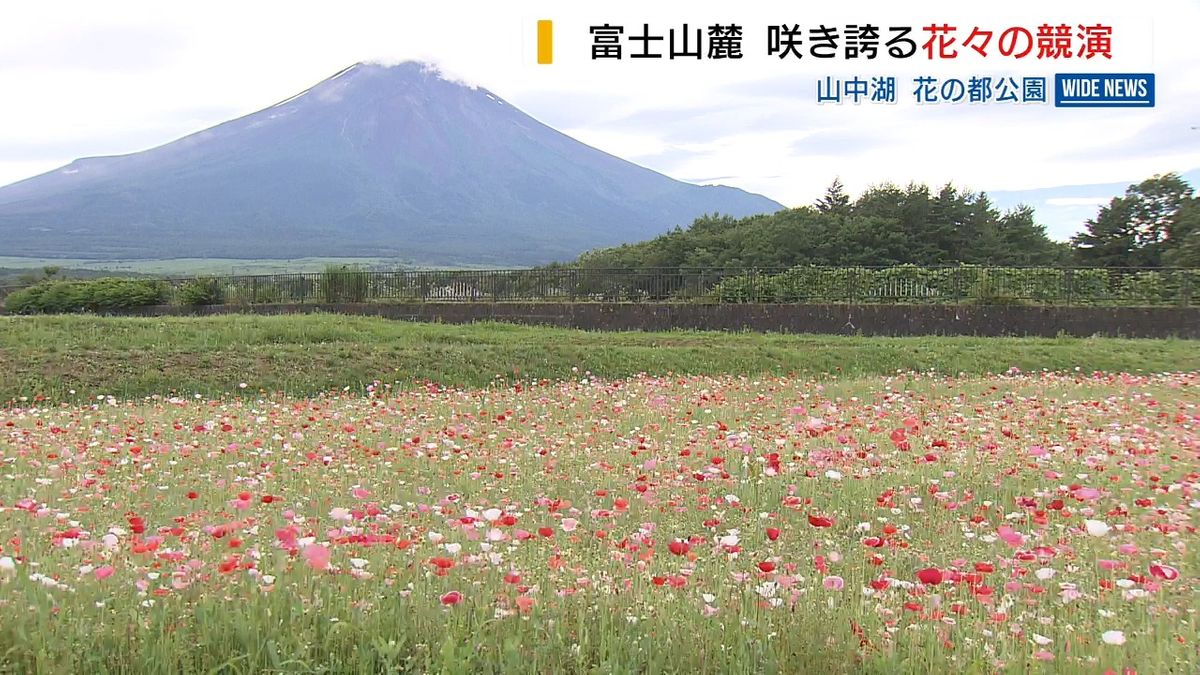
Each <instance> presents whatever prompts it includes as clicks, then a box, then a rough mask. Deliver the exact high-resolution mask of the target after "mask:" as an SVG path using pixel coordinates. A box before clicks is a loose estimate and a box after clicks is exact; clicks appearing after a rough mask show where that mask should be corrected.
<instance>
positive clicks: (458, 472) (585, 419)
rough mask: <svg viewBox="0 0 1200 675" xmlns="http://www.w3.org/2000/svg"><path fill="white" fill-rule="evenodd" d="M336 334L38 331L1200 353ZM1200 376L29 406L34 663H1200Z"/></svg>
mask: <svg viewBox="0 0 1200 675" xmlns="http://www.w3.org/2000/svg"><path fill="white" fill-rule="evenodd" d="M55 321H57V320H55ZM305 325H306V324H303V323H294V322H290V321H273V320H256V321H254V322H239V321H236V320H234V321H230V320H226V319H222V320H220V322H217V323H205V322H187V323H177V322H166V323H159V322H144V321H143V322H136V321H120V322H106V323H97V322H90V321H88V320H73V321H69V322H60V323H55V322H54V321H51V322H49V323H46V322H41V323H14V324H9V325H7V326H6V329H5V330H6V331H7V333H8V334H9V335H8V337H10V338H12V337H15V338H16V340H17V342H18V344H17V346H16V347H15V348H16V349H18V350H19V353H22V354H24V353H27V352H30V351H36V350H37V349H39V348H45V347H46V345H41V344H40V343H39V340H40V339H41V338H46V337H54V338H55V339H57V340H59V341H61V342H62V343H64V344H61V345H59V346H58V350H59V351H49V352H47V353H48V354H49V355H55V354H57V355H59V358H61V357H62V355H63V354H70V355H71V356H70V357H69V359H68V360H67V361H65V362H60V363H74V364H84V363H88V361H87V359H86V358H85V357H84V355H85V354H89V353H100V354H104V355H105V356H104V357H103V359H101V363H105V362H107V361H106V360H107V359H114V361H115V359H116V358H117V356H118V355H120V354H121V353H122V352H121V351H120V350H119V349H118V348H117V347H115V346H114V345H115V344H117V343H116V342H115V341H116V340H118V339H120V340H129V341H130V342H131V343H132V346H131V349H137V350H146V351H147V352H149V353H155V354H158V355H159V356H157V357H152V358H147V359H146V360H144V361H142V362H140V364H139V366H141V367H150V368H157V367H159V366H161V365H163V362H160V361H156V360H155V359H156V358H164V357H163V356H162V354H163V352H164V350H166V349H167V348H166V347H165V345H167V344H172V347H171V348H172V349H178V348H182V347H189V348H197V347H203V348H204V349H208V350H211V352H212V353H213V354H214V361H213V362H212V364H213V365H212V369H213V370H217V371H221V372H222V373H224V375H223V376H224V377H231V378H234V379H236V378H237V377H240V376H244V377H245V378H246V379H250V380H253V379H255V377H254V376H255V375H256V374H261V373H262V372H269V371H257V372H256V373H244V374H243V373H239V372H238V370H237V369H236V367H238V364H240V363H242V362H240V361H234V362H231V361H229V360H227V358H226V356H227V355H229V354H240V353H249V354H254V353H256V350H258V349H270V348H272V347H271V346H272V345H277V346H279V347H281V348H282V347H286V346H288V345H296V344H297V341H299V340H300V338H301V337H302V336H304V335H308V336H311V337H314V338H315V337H317V336H320V337H321V338H322V339H326V340H330V342H328V343H327V344H326V345H325V346H323V347H322V346H321V344H320V342H319V341H310V342H306V343H300V344H299V345H298V346H297V347H296V348H297V350H298V351H296V352H294V355H295V356H297V357H300V358H302V359H312V358H316V355H317V354H319V353H320V352H321V351H323V350H329V349H331V348H332V347H331V345H345V347H344V348H345V349H346V350H347V351H349V352H351V353H353V352H354V351H355V350H364V349H365V350H367V351H368V353H369V354H375V355H372V356H370V357H369V358H379V359H382V360H387V359H388V358H391V357H390V356H389V355H390V354H391V352H390V351H389V347H388V346H387V343H389V342H392V341H396V340H400V341H403V342H406V343H408V344H409V345H412V348H413V349H415V350H416V351H414V352H412V353H411V354H410V355H409V356H408V357H406V360H405V361H403V363H404V364H405V365H406V367H408V366H413V367H415V366H417V365H418V363H419V361H418V356H419V357H420V358H440V357H445V356H448V355H454V356H455V358H456V359H459V357H460V356H462V355H464V354H480V353H481V354H482V355H479V356H475V357H472V358H479V359H480V361H479V363H481V364H486V368H485V370H484V372H485V373H488V372H491V371H492V370H499V369H500V366H501V364H504V365H506V364H508V363H509V360H510V359H511V360H512V361H511V362H512V363H521V364H523V365H525V366H527V367H528V366H529V364H530V363H533V364H554V366H553V367H554V368H566V367H567V364H569V363H573V362H576V361H577V360H578V361H581V362H583V363H587V362H588V359H594V360H593V361H591V363H592V364H593V365H594V366H595V367H596V368H605V367H608V368H610V369H611V370H619V369H621V368H627V367H632V366H631V365H630V364H633V363H636V362H637V361H636V360H637V359H639V358H642V359H644V358H646V357H647V356H651V355H654V354H657V353H658V352H654V351H653V350H654V348H653V347H652V345H654V344H659V345H664V353H665V355H664V356H661V357H658V356H655V357H654V358H662V359H665V360H667V361H670V362H671V363H672V364H673V365H672V366H671V367H672V368H674V367H678V366H679V364H681V363H686V360H683V359H684V357H685V356H686V355H687V354H688V353H689V352H688V351H687V350H690V349H696V350H699V351H698V352H696V353H697V354H699V355H700V356H701V358H702V359H705V360H703V361H701V362H700V363H703V364H704V365H703V366H697V367H718V366H719V367H722V368H733V367H735V366H736V365H738V364H741V365H752V366H753V367H755V368H759V367H767V366H768V365H769V364H770V363H771V360H772V359H774V358H782V359H784V361H785V362H784V365H785V366H787V367H801V366H802V365H803V367H816V366H819V365H822V364H825V363H828V362H827V361H825V360H824V359H826V358H835V359H840V360H844V362H845V364H846V365H848V366H851V367H853V368H854V369H855V371H856V372H861V371H864V370H867V369H872V368H878V369H886V368H891V367H893V366H901V367H902V366H906V365H923V364H924V362H923V361H922V359H934V358H936V356H935V355H936V354H938V353H943V354H945V355H947V356H948V357H949V358H952V359H953V360H952V361H951V362H952V363H954V364H955V365H956V367H960V366H961V367H964V368H969V369H972V370H975V369H990V368H992V367H996V366H1005V365H1007V364H1008V362H1009V361H1010V360H1013V361H1015V360H1020V359H1022V358H1024V359H1026V360H1027V361H1026V362H1027V363H1041V364H1045V365H1053V366H1067V365H1070V364H1071V363H1081V364H1092V363H1105V362H1107V361H1104V360H1105V359H1119V358H1129V359H1139V360H1138V361H1137V362H1138V363H1142V364H1144V365H1151V364H1155V363H1159V362H1156V361H1152V360H1144V359H1149V358H1164V359H1169V358H1171V356H1172V355H1174V356H1175V357H1176V358H1177V359H1178V358H1180V357H1183V356H1186V354H1185V353H1184V352H1183V350H1182V349H1177V350H1176V351H1172V349H1176V348H1175V347H1173V346H1171V345H1149V344H1142V345H1141V348H1140V349H1138V348H1137V346H1136V345H1128V344H1123V343H1109V342H1099V343H1090V342H1082V341H1076V342H1066V343H1057V342H1053V341H1037V342H1033V343H1030V344H1029V350H1028V351H1021V346H1022V345H1024V344H1025V343H1007V342H1003V341H1000V342H971V341H966V342H961V343H960V342H958V341H930V340H924V341H896V342H894V343H893V342H891V341H879V340H874V341H854V340H835V339H826V340H823V341H819V340H817V339H816V338H797V339H790V340H789V339H783V338H764V337H751V336H739V337H733V338H725V337H719V336H712V335H675V336H621V335H617V336H591V335H583V334H577V333H571V332H565V331H559V332H549V333H543V332H537V331H532V330H524V329H509V328H505V327H500V326H483V327H478V328H475V329H461V328H433V327H424V326H410V327H403V326H396V325H383V324H380V323H376V322H367V321H363V322H356V321H351V322H346V323H345V324H337V323H334V322H331V321H330V322H326V323H325V324H323V325H322V324H319V323H318V324H316V325H315V326H314V325H309V327H308V329H307V330H308V331H310V332H307V333H305V332H304V330H305V329H304V328H303V326H305ZM14 326H16V327H15V328H14ZM317 326H320V327H319V328H318V327H317ZM335 337H336V340H334V338H335ZM242 340H248V341H249V344H248V345H243V344H241V341H242ZM4 344H5V345H6V348H8V349H13V347H12V346H11V343H10V341H9V340H5V341H4ZM876 347H878V348H879V349H881V350H882V351H879V352H877V353H876V352H873V351H872V350H873V349H874V348H876ZM375 349H378V350H379V352H378V353H377V354H376V353H375V352H374V351H373V350H375ZM75 350H78V351H75ZM593 350H608V351H605V352H604V355H603V356H602V357H595V356H592V355H590V354H589V352H591V351H593ZM1164 350H1165V352H1164V355H1159V356H1157V357H1151V356H1147V354H1154V353H1156V352H1160V351H1164ZM821 351H828V352H830V355H821V354H819V352H821ZM1192 351H1194V350H1192ZM856 352H860V353H869V354H870V356H869V357H868V356H865V355H864V356H863V357H862V358H863V359H868V360H863V361H855V359H854V357H853V354H855V353H856ZM1022 354H1024V356H1022ZM1123 354H1124V355H1123ZM127 355H128V354H127ZM166 358H167V359H168V361H170V359H173V358H175V357H166ZM464 358H465V357H464ZM1189 358H1193V359H1194V354H1193V355H1191V356H1190V357H1189ZM531 359H532V361H531ZM543 359H545V360H543ZM559 359H562V361H559ZM676 359H680V360H679V361H676ZM906 359H916V361H915V362H913V361H909V360H906ZM1094 359H1099V360H1098V361H1097V360H1094ZM245 363H252V361H247V362H245ZM272 363H274V370H281V369H282V367H283V365H284V364H290V363H294V362H291V361H288V360H286V359H284V360H281V361H278V362H272ZM471 363H472V361H470V360H463V359H459V360H456V361H454V364H455V365H454V366H453V367H454V368H455V369H456V370H454V371H453V372H456V373H462V375H463V376H464V377H467V374H468V373H469V370H468V368H469V367H470V364H471ZM653 364H654V362H650V363H648V364H642V365H643V366H645V367H649V366H651V365H653ZM1173 365H1175V366H1180V365H1186V363H1185V364H1180V362H1179V361H1178V360H1177V361H1175V362H1174V364H1173ZM1193 365H1194V364H1193ZM9 366H10V362H7V361H6V363H5V364H4V369H8V368H9ZM492 366H496V367H495V368H493V367H492ZM168 367H169V368H173V367H174V366H173V365H170V363H168ZM421 367H422V368H423V370H422V372H424V373H429V374H435V373H437V372H440V371H438V370H437V368H438V367H439V366H437V365H436V363H435V362H428V363H424V364H423V365H422V366H421ZM447 367H449V366H447ZM301 368H303V366H301ZM341 368H342V366H338V367H336V368H333V370H332V371H330V372H342V371H341ZM89 372H91V371H89ZM547 374H549V373H547ZM113 376H114V377H118V378H126V379H127V380H128V378H129V377H132V376H131V375H128V374H116V373H114V374H113ZM162 377H164V378H171V377H174V375H173V374H172V373H170V372H168V373H166V374H164V375H163V376H162ZM189 377H196V378H198V377H202V375H201V372H200V371H199V370H195V371H192V372H190V373H189ZM297 377H301V378H302V377H308V376H307V375H303V373H302V374H301V375H298V376H297ZM322 377H324V375H322ZM471 377H478V376H471ZM485 379H486V376H485ZM120 381H121V380H120V379H118V380H117V382H120ZM164 381H169V380H164ZM138 382H139V384H138V385H137V386H139V387H141V386H143V385H144V384H146V383H144V382H141V381H140V380H138ZM214 382H215V380H214ZM130 386H132V385H130ZM1198 387H1200V378H1198V377H1197V375H1196V374H1194V373H1193V374H1175V375H1156V376H1135V375H1074V374H1072V375H1049V374H1042V373H1032V374H1025V375H999V376H995V375H994V376H985V377H975V376H972V377H948V376H930V375H913V374H907V375H904V376H891V377H867V378H860V379H855V380H853V381H841V380H838V381H831V380H822V381H817V380H813V379H806V378H780V377H744V376H720V377H680V376H673V377H665V378H654V377H647V376H643V377H634V378H628V379H619V380H594V379H592V378H583V377H577V378H575V379H571V380H568V381H565V382H561V383H553V384H535V383H529V382H525V383H523V384H521V385H516V384H512V385H509V386H495V387H489V388H488V389H486V390H478V389H475V390H461V391H460V390H435V389H421V390H415V391H403V392H400V391H385V390H378V389H377V390H375V391H373V392H371V393H367V392H363V391H358V390H356V391H352V392H347V393H345V394H331V395H324V396H320V397H315V398H291V397H280V396H263V397H261V398H256V399H235V398H224V399H218V400H209V399H194V398H192V397H190V396H189V397H183V398H179V399H169V400H168V399H157V400H137V401H116V400H107V401H94V400H93V401H90V402H88V403H86V404H81V405H53V406H45V407H42V406H32V404H29V405H28V406H27V407H22V408H9V409H4V410H0V465H3V467H4V470H3V486H4V488H3V492H2V496H0V532H3V533H4V534H3V537H2V538H0V618H2V620H0V672H13V673H125V672H128V673H164V674H166V673H172V674H174V673H280V672H296V673H468V672H470V673H539V674H541V673H580V674H582V673H596V674H600V673H603V674H608V673H646V674H659V673H664V674H665V673H689V674H690V673H756V674H757V673H764V674H775V673H829V674H831V675H839V674H841V673H880V674H883V673H887V674H906V673H921V674H924V673H961V674H963V675H974V674H979V675H982V674H985V673H987V674H990V673H1021V674H1025V673H1047V674H1049V673H1066V674H1075V673H1078V674H1080V675H1083V674H1092V673H1109V672H1112V673H1121V672H1124V673H1129V672H1136V673H1140V674H1142V675H1150V674H1154V673H1179V674H1183V673H1195V672H1197V668H1198V665H1200V656H1198V652H1197V649H1198V645H1200V629H1198V625H1200V624H1198V623H1197V620H1198V619H1197V608H1198V607H1200V602H1198V601H1197V600H1198V598H1200V585H1198V583H1197V579H1198V574H1200V542H1197V535H1196V530H1195V517H1196V514H1197V510H1198V509H1200V502H1197V501H1196V500H1197V493H1196V480H1197V470H1198V467H1200V435H1198V434H1200V426H1198V422H1200V407H1198V397H1197V395H1196V390H1197V388H1198ZM1127 669H1128V670H1127Z"/></svg>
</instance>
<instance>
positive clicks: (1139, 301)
mask: <svg viewBox="0 0 1200 675" xmlns="http://www.w3.org/2000/svg"><path fill="white" fill-rule="evenodd" d="M713 296H714V299H717V300H719V301H721V302H818V303H819V302H831V303H841V302H863V303H871V302H878V303H907V304H922V303H930V304H934V303H936V304H946V303H974V304H1039V305H1053V304H1072V305H1128V306H1143V305H1186V304H1191V303H1192V300H1193V298H1194V297H1196V296H1200V270H1194V269H1163V270H1142V271H1125V270H1110V269H1102V268H1097V269H1055V268H1015V267H976V266H971V265H963V266H961V267H948V268H925V267H917V266H915V265H901V266H898V267H890V268H882V269H875V268H865V267H858V268H829V267H795V268H792V269H790V270H788V271H786V272H781V273H778V274H762V273H754V272H749V273H745V274H740V275H737V276H734V277H728V278H726V279H724V280H722V281H721V282H720V283H719V284H717V285H716V286H715V287H714V289H713Z"/></svg>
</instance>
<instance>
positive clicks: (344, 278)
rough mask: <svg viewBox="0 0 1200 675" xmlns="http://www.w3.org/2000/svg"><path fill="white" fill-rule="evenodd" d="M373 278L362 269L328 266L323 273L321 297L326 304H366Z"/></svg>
mask: <svg viewBox="0 0 1200 675" xmlns="http://www.w3.org/2000/svg"><path fill="white" fill-rule="evenodd" d="M370 283H371V277H370V275H369V274H367V271H366V270H364V269H362V268H361V267H347V266H345V265H342V266H338V265H328V266H326V267H325V271H324V272H322V273H321V297H322V298H324V300H325V302H328V303H334V302H364V301H365V300H366V299H367V291H368V289H369V288H370Z"/></svg>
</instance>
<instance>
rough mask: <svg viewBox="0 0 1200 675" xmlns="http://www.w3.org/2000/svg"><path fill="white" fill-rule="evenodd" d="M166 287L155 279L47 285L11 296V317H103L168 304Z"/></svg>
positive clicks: (7, 307) (7, 305)
mask: <svg viewBox="0 0 1200 675" xmlns="http://www.w3.org/2000/svg"><path fill="white" fill-rule="evenodd" d="M167 298H168V289H167V286H166V284H164V283H163V282H161V281H157V280H152V279H125V278H118V277H107V278H103V279H94V280H90V281H47V282H42V283H40V284H37V285H35V286H30V287H29V288H23V289H21V290H19V291H15V292H13V293H10V294H9V295H8V297H6V298H5V299H4V309H5V311H7V312H8V313H10V314H73V313H80V312H93V313H97V314H103V313H105V312H111V311H114V310H120V309H129V308H132V307H146V306H150V305H162V304H165V303H166V302H167Z"/></svg>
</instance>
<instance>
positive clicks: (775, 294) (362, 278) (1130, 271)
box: [165, 265, 1200, 306]
mask: <svg viewBox="0 0 1200 675" xmlns="http://www.w3.org/2000/svg"><path fill="white" fill-rule="evenodd" d="M165 282H166V283H167V284H168V286H169V289H168V297H169V299H170V302H171V303H172V304H178V305H206V304H232V305H237V304H267V303H310V302H314V303H358V302H395V303H402V302H703V303H751V302H753V303H856V304H858V303H861V304H962V303H970V304H1044V305H1068V306H1072V305H1111V306H1189V305H1191V304H1192V302H1193V298H1194V296H1195V295H1196V294H1200V269H1182V268H1016V267H977V266H957V267H917V266H910V265H905V266H898V267H854V268H844V267H841V268H839V267H793V268H788V269H752V270H747V269H680V268H669V269H589V268H542V269H528V270H469V271H403V270H401V271H371V270H360V269H349V268H347V269H338V270H328V271H325V272H316V273H303V274H265V275H232V276H208V277H195V278H186V279H167V280H165Z"/></svg>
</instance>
